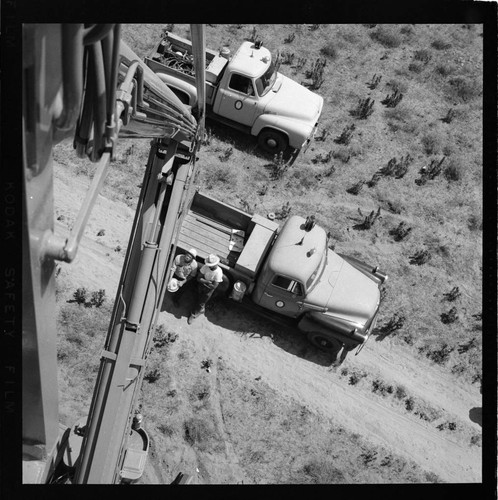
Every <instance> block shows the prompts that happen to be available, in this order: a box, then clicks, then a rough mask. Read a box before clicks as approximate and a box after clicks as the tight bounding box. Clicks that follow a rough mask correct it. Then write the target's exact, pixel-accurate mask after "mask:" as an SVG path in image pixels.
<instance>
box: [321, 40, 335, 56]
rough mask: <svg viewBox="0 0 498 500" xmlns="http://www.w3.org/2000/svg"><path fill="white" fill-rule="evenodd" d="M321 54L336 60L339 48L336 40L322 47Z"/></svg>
mask: <svg viewBox="0 0 498 500" xmlns="http://www.w3.org/2000/svg"><path fill="white" fill-rule="evenodd" d="M320 54H322V55H324V56H326V57H328V58H329V59H332V60H334V59H335V58H336V57H337V48H336V46H335V43H334V42H328V43H327V44H326V45H324V46H323V47H322V48H321V49H320Z"/></svg>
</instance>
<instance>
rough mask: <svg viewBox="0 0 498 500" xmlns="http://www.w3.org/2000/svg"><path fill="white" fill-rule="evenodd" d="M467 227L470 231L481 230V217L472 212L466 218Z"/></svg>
mask: <svg viewBox="0 0 498 500" xmlns="http://www.w3.org/2000/svg"><path fill="white" fill-rule="evenodd" d="M467 227H468V228H469V230H470V231H482V217H481V216H480V215H476V214H472V215H470V216H469V218H468V219H467Z"/></svg>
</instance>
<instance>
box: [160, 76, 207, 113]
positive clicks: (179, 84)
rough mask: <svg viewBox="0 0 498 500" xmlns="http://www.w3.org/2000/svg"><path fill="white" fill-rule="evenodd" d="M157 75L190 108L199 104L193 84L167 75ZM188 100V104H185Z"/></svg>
mask: <svg viewBox="0 0 498 500" xmlns="http://www.w3.org/2000/svg"><path fill="white" fill-rule="evenodd" d="M156 75H157V76H158V77H159V78H160V79H161V80H162V81H163V82H164V83H165V84H166V85H167V86H168V87H169V88H170V89H171V90H172V91H173V92H174V93H175V94H176V95H177V97H178V98H179V99H180V100H181V101H182V102H183V103H184V104H188V105H189V106H192V107H193V106H195V105H196V104H197V89H196V88H195V85H192V84H191V83H188V82H184V81H183V80H180V79H179V78H176V77H174V76H171V75H167V74H166V73H156ZM178 94H180V95H178ZM187 99H188V102H184V101H185V100H187Z"/></svg>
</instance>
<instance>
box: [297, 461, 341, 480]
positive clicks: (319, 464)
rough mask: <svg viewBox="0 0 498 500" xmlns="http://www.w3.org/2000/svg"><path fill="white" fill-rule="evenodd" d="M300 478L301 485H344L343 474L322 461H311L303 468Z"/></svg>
mask: <svg viewBox="0 0 498 500" xmlns="http://www.w3.org/2000/svg"><path fill="white" fill-rule="evenodd" d="M300 472H301V474H300V476H301V477H300V478H301V479H302V482H303V483H305V484H306V483H308V484H309V483H311V484H337V483H345V482H346V481H345V477H344V474H343V473H342V472H341V471H340V470H339V469H337V468H336V467H334V466H333V465H332V464H331V463H330V462H329V461H327V460H324V459H313V460H311V461H310V462H308V463H307V464H305V465H304V466H303V468H302V469H301V471H300Z"/></svg>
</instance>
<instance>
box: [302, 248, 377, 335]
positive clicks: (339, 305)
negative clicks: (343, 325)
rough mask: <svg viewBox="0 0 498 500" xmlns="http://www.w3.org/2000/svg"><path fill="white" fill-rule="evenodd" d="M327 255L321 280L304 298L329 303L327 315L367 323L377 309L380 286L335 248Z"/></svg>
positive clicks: (351, 321)
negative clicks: (340, 254) (336, 251)
mask: <svg viewBox="0 0 498 500" xmlns="http://www.w3.org/2000/svg"><path fill="white" fill-rule="evenodd" d="M327 258H328V262H327V266H326V268H325V269H324V271H323V274H322V277H321V279H320V282H319V283H318V284H317V285H316V286H315V288H313V289H312V291H311V292H309V293H308V296H307V298H306V301H305V302H306V303H310V304H313V305H317V306H319V307H326V308H327V312H326V313H323V314H324V315H325V316H327V315H331V316H334V317H335V318H340V319H343V320H345V321H347V322H350V323H354V324H357V325H361V326H363V325H365V323H366V322H367V321H368V320H369V319H371V318H372V317H373V316H374V314H375V312H376V311H377V307H378V305H379V301H380V291H379V288H378V286H377V285H376V283H375V282H374V281H372V280H371V279H370V278H369V277H368V276H365V275H364V274H363V273H361V272H360V271H358V270H357V269H355V268H354V267H353V266H352V265H351V264H349V263H348V262H346V261H345V260H344V259H343V258H342V257H340V256H339V255H337V254H336V253H335V252H333V251H332V250H329V251H328V255H327Z"/></svg>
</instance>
